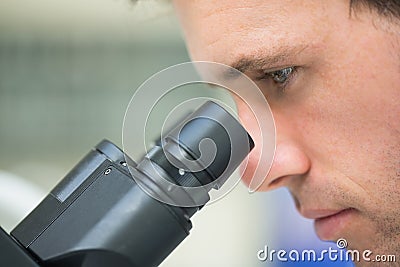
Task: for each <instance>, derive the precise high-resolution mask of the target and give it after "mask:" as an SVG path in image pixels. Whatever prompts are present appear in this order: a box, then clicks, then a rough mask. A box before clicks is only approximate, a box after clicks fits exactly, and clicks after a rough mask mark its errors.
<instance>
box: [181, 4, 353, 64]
mask: <svg viewBox="0 0 400 267" xmlns="http://www.w3.org/2000/svg"><path fill="white" fill-rule="evenodd" d="M174 6H175V8H176V10H177V14H178V16H179V17H180V20H181V22H182V27H183V30H184V32H185V37H186V40H187V43H188V48H189V52H190V53H191V55H192V57H193V58H194V59H195V60H212V61H218V62H221V61H222V62H223V63H228V62H227V61H228V58H232V57H234V56H238V55H239V54H241V53H242V54H243V53H245V54H247V53H249V54H250V53H253V54H254V53H257V52H259V51H257V50H260V49H266V48H268V49H271V50H273V49H278V48H280V47H283V46H286V47H288V46H289V45H292V44H299V45H303V46H304V45H305V44H308V45H309V44H310V43H313V42H315V43H317V42H321V41H322V40H323V38H325V37H326V35H327V34H329V31H333V30H335V29H334V23H332V21H338V20H345V18H346V17H348V11H349V7H348V1H344V0H338V1H321V0H315V1H314V0H235V1H232V0H218V1H208V0H190V1H187V0H175V1H174Z"/></svg>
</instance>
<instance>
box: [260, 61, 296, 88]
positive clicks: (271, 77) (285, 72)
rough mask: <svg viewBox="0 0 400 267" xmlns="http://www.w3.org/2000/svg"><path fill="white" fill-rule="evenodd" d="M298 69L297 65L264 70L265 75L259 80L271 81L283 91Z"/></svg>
mask: <svg viewBox="0 0 400 267" xmlns="http://www.w3.org/2000/svg"><path fill="white" fill-rule="evenodd" d="M296 70H297V68H296V67H287V68H283V69H279V70H275V71H269V72H264V74H263V76H262V77H260V78H259V80H266V81H268V82H271V83H272V84H273V85H274V86H276V87H277V89H278V90H279V91H281V92H283V91H284V90H285V89H286V88H287V86H288V85H289V84H290V81H291V80H292V78H293V76H294V74H295V73H296Z"/></svg>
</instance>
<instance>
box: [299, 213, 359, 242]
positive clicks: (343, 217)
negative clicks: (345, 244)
mask: <svg viewBox="0 0 400 267" xmlns="http://www.w3.org/2000/svg"><path fill="white" fill-rule="evenodd" d="M355 211H356V210H355V209H353V208H347V209H342V210H329V209H320V210H305V211H303V212H302V214H303V216H304V217H306V218H309V219H314V220H315V222H314V227H315V231H316V233H317V235H318V237H319V238H321V239H322V240H336V239H337V238H340V237H341V234H340V233H341V232H343V230H344V228H345V227H346V226H347V225H348V224H349V223H350V221H351V218H352V217H353V215H354V213H355Z"/></svg>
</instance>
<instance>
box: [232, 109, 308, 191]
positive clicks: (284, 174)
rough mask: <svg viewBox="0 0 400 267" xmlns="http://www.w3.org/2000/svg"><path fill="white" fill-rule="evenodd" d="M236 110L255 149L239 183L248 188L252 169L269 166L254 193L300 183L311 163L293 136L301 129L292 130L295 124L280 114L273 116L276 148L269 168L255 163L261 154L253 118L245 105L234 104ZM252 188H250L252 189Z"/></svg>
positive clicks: (257, 131) (251, 177)
mask: <svg viewBox="0 0 400 267" xmlns="http://www.w3.org/2000/svg"><path fill="white" fill-rule="evenodd" d="M236 103H237V106H238V111H239V117H240V119H241V121H242V123H243V125H244V127H245V128H246V129H247V130H248V131H249V133H250V135H251V136H252V137H253V139H255V149H254V150H253V151H252V152H251V154H250V156H249V162H248V164H247V166H246V169H245V170H244V172H243V175H242V180H243V181H244V183H245V184H246V185H248V186H250V185H251V180H252V179H253V178H254V177H253V176H254V174H255V169H256V168H266V167H269V166H271V168H270V170H269V172H268V174H267V176H266V177H265V179H264V181H263V182H262V184H261V186H260V187H259V188H258V189H257V190H258V191H268V190H273V189H276V188H278V187H282V186H287V187H290V186H292V185H294V184H295V183H299V182H301V179H302V177H303V176H304V175H305V174H306V173H308V172H309V170H310V168H311V160H310V158H309V157H308V156H307V154H306V152H305V149H304V148H303V146H302V140H301V135H300V134H298V135H297V134H296V133H299V131H301V129H296V127H295V126H294V125H295V124H293V123H291V121H290V119H288V118H287V117H285V116H283V115H279V114H275V113H274V120H275V127H276V146H275V154H274V157H273V161H272V165H270V164H271V163H270V162H259V159H260V155H261V151H260V149H261V147H262V146H261V145H260V142H261V138H260V136H261V134H260V132H259V131H260V130H259V129H258V126H257V123H256V122H255V119H254V115H253V114H252V113H251V112H250V110H249V109H248V108H247V106H244V105H241V104H240V102H239V103H238V102H236ZM254 189H256V188H250V190H252V191H253V190H254Z"/></svg>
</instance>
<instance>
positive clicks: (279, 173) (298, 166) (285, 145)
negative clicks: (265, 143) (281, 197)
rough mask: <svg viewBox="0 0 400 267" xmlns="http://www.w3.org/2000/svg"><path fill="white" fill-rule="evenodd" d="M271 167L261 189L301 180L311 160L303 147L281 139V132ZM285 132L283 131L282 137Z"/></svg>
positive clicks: (286, 184) (287, 184)
mask: <svg viewBox="0 0 400 267" xmlns="http://www.w3.org/2000/svg"><path fill="white" fill-rule="evenodd" d="M277 134H278V138H277V145H276V150H275V155H274V160H273V162H272V166H271V169H270V171H269V173H268V175H267V177H266V179H265V181H264V183H263V184H262V185H261V188H260V190H263V191H267V190H272V189H275V188H278V187H281V186H287V187H290V185H291V184H294V183H298V182H301V179H302V177H303V176H304V175H305V174H306V173H307V172H308V171H309V170H310V167H311V162H310V160H309V158H308V157H307V155H306V154H305V153H304V152H303V151H302V149H301V148H300V147H299V146H298V145H297V144H296V143H295V142H293V141H291V140H281V138H279V132H278V133H277ZM282 135H283V134H282V133H281V137H283V136H282Z"/></svg>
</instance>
